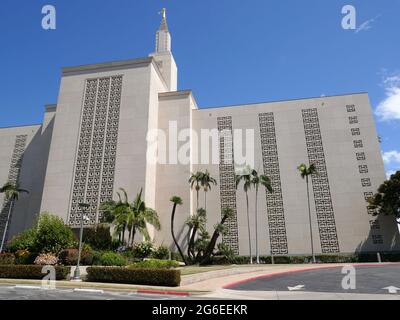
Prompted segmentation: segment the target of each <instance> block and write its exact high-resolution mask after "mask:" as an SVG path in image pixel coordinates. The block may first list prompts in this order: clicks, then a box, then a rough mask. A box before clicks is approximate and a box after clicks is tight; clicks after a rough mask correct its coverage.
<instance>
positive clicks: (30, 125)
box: [0, 123, 43, 130]
mask: <svg viewBox="0 0 400 320" xmlns="http://www.w3.org/2000/svg"><path fill="white" fill-rule="evenodd" d="M42 125H43V123H34V124H23V125H20V126H6V127H0V130H1V129H16V128H25V127H40V126H42Z"/></svg>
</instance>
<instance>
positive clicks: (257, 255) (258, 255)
mask: <svg viewBox="0 0 400 320" xmlns="http://www.w3.org/2000/svg"><path fill="white" fill-rule="evenodd" d="M257 198H258V186H256V214H255V216H256V217H255V218H256V257H257V260H256V263H257V264H260V254H259V253H258V217H257Z"/></svg>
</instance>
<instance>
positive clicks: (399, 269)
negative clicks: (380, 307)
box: [229, 264, 400, 295]
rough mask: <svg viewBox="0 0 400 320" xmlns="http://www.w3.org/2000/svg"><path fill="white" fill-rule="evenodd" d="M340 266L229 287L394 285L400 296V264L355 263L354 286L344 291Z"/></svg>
mask: <svg viewBox="0 0 400 320" xmlns="http://www.w3.org/2000/svg"><path fill="white" fill-rule="evenodd" d="M345 276H346V275H345V274H342V268H341V267H339V268H332V269H320V270H312V271H303V272H297V273H289V274H285V275H278V276H273V277H267V278H260V279H256V280H252V281H250V282H245V283H241V284H238V285H236V286H233V287H230V288H229V289H230V290H238V291H280V292H282V291H290V290H289V287H291V288H296V287H297V290H296V289H294V291H305V292H332V293H366V294H389V291H388V290H387V289H386V290H385V289H383V288H386V287H390V286H393V287H397V288H399V291H398V293H397V294H399V295H400V264H397V265H395V264H394V265H385V266H357V267H356V289H354V290H345V289H343V288H342V280H343V278H344V277H345Z"/></svg>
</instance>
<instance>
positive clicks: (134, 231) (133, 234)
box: [131, 226, 136, 247]
mask: <svg viewBox="0 0 400 320" xmlns="http://www.w3.org/2000/svg"><path fill="white" fill-rule="evenodd" d="M135 235H136V228H135V227H134V226H132V243H131V246H132V247H133V244H134V243H135Z"/></svg>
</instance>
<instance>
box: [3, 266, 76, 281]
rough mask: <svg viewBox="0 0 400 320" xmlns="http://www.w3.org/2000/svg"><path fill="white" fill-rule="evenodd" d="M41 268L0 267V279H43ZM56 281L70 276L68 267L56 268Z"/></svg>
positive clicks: (43, 274)
mask: <svg viewBox="0 0 400 320" xmlns="http://www.w3.org/2000/svg"><path fill="white" fill-rule="evenodd" d="M42 268H43V266H23V265H9V266H0V278H3V279H43V278H44V277H45V276H46V274H45V273H42ZM55 268H56V280H64V279H66V278H67V276H68V275H69V274H70V268H69V267H61V266H56V267H55Z"/></svg>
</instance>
